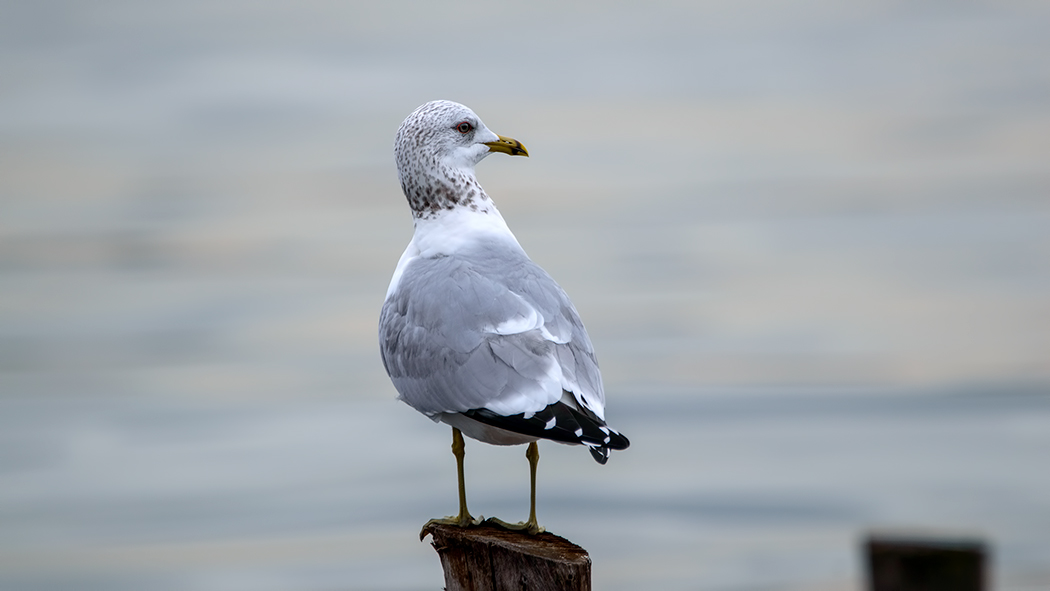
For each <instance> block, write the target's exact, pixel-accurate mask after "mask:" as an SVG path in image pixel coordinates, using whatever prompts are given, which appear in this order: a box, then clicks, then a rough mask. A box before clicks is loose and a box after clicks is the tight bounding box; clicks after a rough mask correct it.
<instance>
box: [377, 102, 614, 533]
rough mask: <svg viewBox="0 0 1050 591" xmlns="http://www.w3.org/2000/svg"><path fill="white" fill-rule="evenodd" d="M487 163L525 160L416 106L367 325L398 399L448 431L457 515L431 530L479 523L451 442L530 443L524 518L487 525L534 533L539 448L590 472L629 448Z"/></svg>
mask: <svg viewBox="0 0 1050 591" xmlns="http://www.w3.org/2000/svg"><path fill="white" fill-rule="evenodd" d="M493 152H500V153H503V154H509V155H511V156H528V155H529V153H528V151H527V150H526V149H525V146H523V145H522V144H521V142H519V141H517V140H515V139H511V138H507V137H503V136H500V135H496V134H495V133H493V132H492V131H490V130H489V129H488V128H487V127H485V124H484V123H482V122H481V119H480V118H478V116H477V115H476V114H474V112H473V111H472V110H470V109H469V108H467V107H465V106H463V105H461V104H458V103H454V102H451V101H432V102H428V103H426V104H424V105H422V106H420V107H419V108H418V109H416V110H415V111H414V112H413V113H412V114H411V115H409V116H408V118H406V119H405V120H404V122H403V123H402V124H401V126H400V127H399V128H398V131H397V136H396V139H395V142H394V157H395V160H396V161H397V173H398V178H399V179H400V181H401V189H402V191H403V192H404V194H405V197H406V198H407V199H408V204H409V206H410V207H411V209H412V218H413V226H414V228H415V230H414V233H413V235H412V240H411V241H410V242H409V243H408V248H406V249H405V252H404V254H402V255H401V259H400V260H399V261H398V263H397V267H396V268H395V269H394V275H393V277H392V278H391V280H390V286H389V287H388V288H387V292H386V299H385V301H384V303H383V308H382V312H381V313H380V318H379V346H380V352H381V354H382V358H383V365H384V367H385V368H386V371H387V374H388V375H389V376H390V379H391V381H392V382H393V384H394V387H395V388H396V389H397V392H398V398H399V399H400V400H402V401H404V402H405V403H407V404H408V405H409V406H411V407H412V408H414V409H416V410H417V411H419V412H421V413H423V414H424V415H426V416H428V417H430V418H431V419H432V420H434V421H435V422H441V423H445V424H447V425H449V426H451V427H452V453H453V455H454V456H455V458H456V471H457V476H458V481H459V514H458V515H456V516H454V517H447V518H444V519H432V520H431V521H430V522H428V523H427V525H426V526H424V528H423V533H422V534H421V535H420V539H422V538H423V537H424V536H425V533H426V531H427V527H428V526H429V525H431V524H433V523H440V524H451V525H458V526H461V527H469V526H471V525H477V524H479V523H481V519H480V518H479V519H474V518H473V517H472V516H471V515H470V513H469V512H468V511H467V499H466V487H465V484H464V479H463V456H464V443H463V435H464V434H465V435H467V436H468V437H470V438H472V439H476V440H478V441H482V442H485V443H489V444H493V445H521V444H526V443H527V444H528V448H527V450H526V452H525V457H526V458H527V459H528V461H529V473H530V488H531V495H530V507H529V519H528V521H526V522H523V523H518V524H508V523H506V522H503V521H500V520H490V521H495V522H496V523H497V524H499V525H501V526H504V527H508V528H511V529H516V530H524V531H526V532H529V533H532V534H535V533H539V532H541V531H543V528H541V527H540V526H539V524H538V522H537V521H536V466H537V464H538V462H539V447H538V446H537V445H536V442H537V440H539V439H549V440H552V441H557V442H559V443H564V444H570V445H584V446H586V447H587V448H588V449H589V450H590V453H591V456H592V457H594V459H595V460H596V461H598V463H600V464H604V463H605V462H606V461H607V460H608V459H609V450H622V449H626V448H627V446H628V445H629V441H628V440H627V438H626V437H624V436H623V435H622V434H620V433H619V432H617V431H615V430H614V429H612V428H610V427H609V426H608V425H606V423H605V394H604V391H603V389H602V378H601V374H600V373H599V371H598V362H597V359H596V358H595V355H594V349H593V347H592V346H591V340H590V338H589V337H588V336H587V331H586V330H585V329H584V327H583V322H581V321H580V316H579V314H577V312H576V308H575V307H574V306H573V305H572V302H571V301H569V296H567V295H566V294H565V291H564V290H562V288H561V287H560V286H559V285H558V284H557V283H556V282H555V281H554V279H552V278H551V276H550V275H548V274H547V272H546V271H544V270H543V269H542V268H540V266H539V265H537V264H536V263H534V262H533V261H532V260H531V259H530V258H529V257H528V255H526V254H525V250H524V249H523V248H522V247H521V245H520V244H519V243H518V240H517V239H516V238H515V237H514V234H513V233H511V231H510V228H509V227H508V226H507V223H506V222H505V221H504V219H503V216H501V215H500V213H499V210H497V209H496V205H495V204H494V203H493V202H492V199H491V198H490V197H489V196H488V194H487V193H486V192H485V190H484V189H482V188H481V185H480V184H479V183H478V180H477V178H476V177H475V175H474V167H475V165H476V164H477V163H478V162H480V161H481V160H482V159H483V158H485V157H486V156H488V155H489V154H491V153H493Z"/></svg>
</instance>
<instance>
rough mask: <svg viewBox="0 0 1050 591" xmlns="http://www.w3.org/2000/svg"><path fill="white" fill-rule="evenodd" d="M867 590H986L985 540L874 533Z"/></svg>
mask: <svg viewBox="0 0 1050 591" xmlns="http://www.w3.org/2000/svg"><path fill="white" fill-rule="evenodd" d="M865 553H866V554H867V563H868V586H867V588H868V591H985V590H986V589H988V588H989V586H988V564H987V558H986V551H985V544H984V542H982V541H981V540H974V539H950V538H949V539H945V538H929V537H914V536H885V535H879V536H871V537H869V538H868V540H867V542H866V543H865Z"/></svg>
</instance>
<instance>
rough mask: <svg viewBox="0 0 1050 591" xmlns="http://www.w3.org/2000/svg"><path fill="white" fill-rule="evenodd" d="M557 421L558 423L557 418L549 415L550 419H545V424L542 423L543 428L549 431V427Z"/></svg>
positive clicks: (551, 427) (552, 426)
mask: <svg viewBox="0 0 1050 591" xmlns="http://www.w3.org/2000/svg"><path fill="white" fill-rule="evenodd" d="M557 423H558V420H557V419H555V418H554V417H551V420H549V421H547V423H546V424H545V425H543V429H544V430H545V431H550V430H551V429H553V428H554V425H556V424H557Z"/></svg>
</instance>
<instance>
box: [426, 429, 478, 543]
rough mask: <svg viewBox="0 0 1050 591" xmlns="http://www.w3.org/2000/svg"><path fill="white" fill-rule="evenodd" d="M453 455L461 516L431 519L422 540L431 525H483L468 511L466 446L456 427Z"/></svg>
mask: <svg viewBox="0 0 1050 591" xmlns="http://www.w3.org/2000/svg"><path fill="white" fill-rule="evenodd" d="M452 455H454V456H456V476H457V480H458V482H459V515H456V516H455V517H445V518H443V519H431V520H430V521H428V522H427V523H426V525H424V526H423V530H422V531H420V532H419V539H420V540H422V539H423V538H425V537H426V535H427V528H428V527H430V525H431V524H435V523H437V524H442V525H458V526H459V527H470V526H471V525H477V524H479V523H481V520H480V519H474V518H473V517H471V516H470V511H467V483H466V479H465V478H464V477H463V456H465V455H466V446H465V445H464V444H463V433H461V432H460V430H459V429H457V428H455V427H452Z"/></svg>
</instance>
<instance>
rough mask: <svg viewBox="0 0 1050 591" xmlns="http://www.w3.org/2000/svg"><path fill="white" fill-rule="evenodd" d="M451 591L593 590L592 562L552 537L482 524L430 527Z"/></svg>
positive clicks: (562, 539)
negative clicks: (466, 526)
mask: <svg viewBox="0 0 1050 591" xmlns="http://www.w3.org/2000/svg"><path fill="white" fill-rule="evenodd" d="M424 532H425V533H429V534H430V535H431V536H433V545H434V549H435V550H437V553H438V556H439V557H440V558H441V568H443V569H444V571H445V589H446V591H501V590H504V589H507V590H510V589H513V590H515V591H517V590H528V591H590V590H591V557H590V556H589V555H588V554H587V551H586V550H584V549H583V548H580V547H579V546H577V545H576V544H573V543H572V542H570V541H568V540H566V539H565V538H561V537H558V536H556V535H554V534H550V533H542V534H539V535H535V536H532V535H529V534H525V533H521V532H515V531H508V530H506V529H503V528H500V527H496V526H492V525H488V524H485V523H483V524H481V525H480V526H478V527H470V528H461V527H455V526H451V525H429V526H427V528H426V529H425V530H424Z"/></svg>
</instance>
